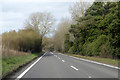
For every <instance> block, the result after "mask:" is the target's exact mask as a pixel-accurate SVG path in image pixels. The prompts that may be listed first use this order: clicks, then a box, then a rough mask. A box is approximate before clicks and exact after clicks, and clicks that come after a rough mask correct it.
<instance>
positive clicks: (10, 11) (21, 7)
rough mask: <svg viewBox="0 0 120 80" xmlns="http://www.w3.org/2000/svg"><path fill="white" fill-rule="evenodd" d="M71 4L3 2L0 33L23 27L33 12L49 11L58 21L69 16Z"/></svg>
mask: <svg viewBox="0 0 120 80" xmlns="http://www.w3.org/2000/svg"><path fill="white" fill-rule="evenodd" d="M71 4H72V3H71V2H35V1H28V2H15V1H14V2H3V3H2V4H1V8H2V16H1V17H2V19H0V24H1V26H2V29H1V30H0V33H2V32H6V31H10V30H16V31H17V30H18V29H22V28H24V22H25V20H26V19H28V17H29V15H30V14H31V13H35V12H50V13H51V14H52V15H53V16H54V17H55V18H56V20H57V23H58V22H59V20H60V19H61V18H62V17H68V18H70V17H71V16H70V14H69V10H68V9H69V6H70V5H71Z"/></svg>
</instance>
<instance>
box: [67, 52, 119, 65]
mask: <svg viewBox="0 0 120 80" xmlns="http://www.w3.org/2000/svg"><path fill="white" fill-rule="evenodd" d="M66 55H69V56H74V57H78V58H82V59H87V60H92V61H96V62H100V63H104V64H109V65H113V66H119V63H120V61H118V60H117V59H110V58H101V57H94V56H93V57H89V56H82V55H79V54H78V55H76V54H66Z"/></svg>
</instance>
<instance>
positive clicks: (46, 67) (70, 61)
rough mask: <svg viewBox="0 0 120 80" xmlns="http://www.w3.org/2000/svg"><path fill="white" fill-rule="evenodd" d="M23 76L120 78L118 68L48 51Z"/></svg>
mask: <svg viewBox="0 0 120 80" xmlns="http://www.w3.org/2000/svg"><path fill="white" fill-rule="evenodd" d="M21 74H22V73H21ZM21 78H118V69H115V68H111V67H107V66H103V65H98V64H95V63H90V62H87V61H82V60H79V59H75V58H73V57H70V56H67V55H63V54H60V53H55V52H46V53H45V54H44V56H43V57H42V58H41V59H40V60H38V62H36V64H35V65H33V66H32V67H31V68H30V69H29V70H28V71H27V72H26V73H25V74H24V75H22V77H21Z"/></svg>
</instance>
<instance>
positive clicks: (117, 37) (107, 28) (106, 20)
mask: <svg viewBox="0 0 120 80" xmlns="http://www.w3.org/2000/svg"><path fill="white" fill-rule="evenodd" d="M119 5H120V2H94V3H93V4H89V3H85V2H80V3H79V2H77V3H75V4H74V5H73V6H71V7H70V13H71V17H72V20H70V19H68V18H62V19H61V21H60V23H59V24H58V25H57V27H58V28H57V30H55V31H54V32H55V34H54V35H53V36H52V37H51V38H47V37H45V35H46V34H49V32H50V31H51V27H52V25H53V24H54V22H55V19H54V17H53V16H52V15H51V14H50V13H41V12H37V13H33V14H31V15H30V17H29V19H28V20H27V22H26V26H25V29H22V30H19V31H17V32H16V31H9V32H5V33H2V48H5V49H6V50H9V49H12V50H16V51H23V52H30V53H33V52H41V51H42V50H46V51H59V52H63V53H70V54H76V55H82V56H97V57H104V58H112V59H118V58H120V45H119V44H120V42H119V41H120V32H119V31H120V27H119V26H120V11H119ZM7 53H8V51H7Z"/></svg>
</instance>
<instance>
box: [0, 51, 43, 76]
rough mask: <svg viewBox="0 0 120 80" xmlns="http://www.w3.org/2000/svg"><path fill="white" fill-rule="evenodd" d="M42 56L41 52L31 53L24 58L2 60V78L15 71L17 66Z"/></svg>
mask: <svg viewBox="0 0 120 80" xmlns="http://www.w3.org/2000/svg"><path fill="white" fill-rule="evenodd" d="M42 54H43V52H41V53H33V54H29V55H26V56H16V57H10V58H3V59H2V76H6V75H7V74H8V73H9V72H12V71H13V70H15V69H17V68H18V67H19V66H21V65H23V64H25V63H27V62H28V61H30V60H32V59H33V58H35V57H37V56H40V55H42Z"/></svg>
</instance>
